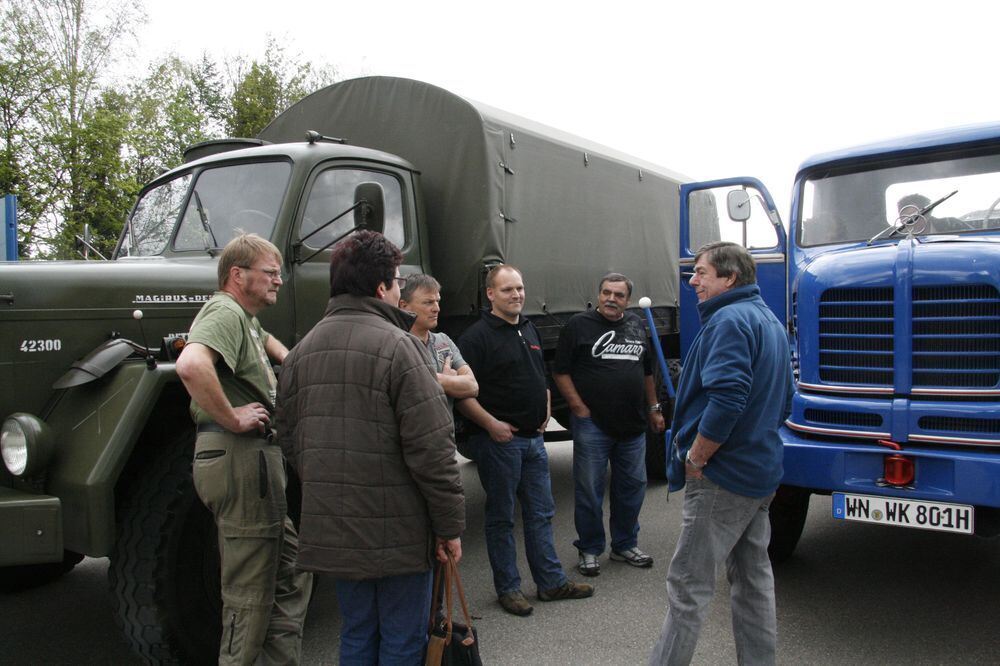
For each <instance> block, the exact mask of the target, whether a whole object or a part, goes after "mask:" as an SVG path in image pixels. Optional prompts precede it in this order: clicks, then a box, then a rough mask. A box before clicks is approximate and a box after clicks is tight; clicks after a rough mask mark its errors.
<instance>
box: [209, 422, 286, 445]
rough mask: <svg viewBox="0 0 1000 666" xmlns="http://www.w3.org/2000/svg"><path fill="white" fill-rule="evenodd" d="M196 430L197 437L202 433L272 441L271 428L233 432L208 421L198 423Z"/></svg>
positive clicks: (272, 433)
mask: <svg viewBox="0 0 1000 666" xmlns="http://www.w3.org/2000/svg"><path fill="white" fill-rule="evenodd" d="M197 429H198V434H199V435H200V434H201V433H203V432H218V433H222V434H224V435H235V436H236V437H249V438H250V439H266V440H268V441H271V440H272V439H274V432H273V431H272V430H271V426H267V430H265V431H264V432H261V431H260V430H257V429H254V430H248V431H247V432H233V431H232V430H226V429H225V428H223V427H222V426H221V425H219V424H218V423H216V422H215V421H209V422H208V423H199V424H198V426H197Z"/></svg>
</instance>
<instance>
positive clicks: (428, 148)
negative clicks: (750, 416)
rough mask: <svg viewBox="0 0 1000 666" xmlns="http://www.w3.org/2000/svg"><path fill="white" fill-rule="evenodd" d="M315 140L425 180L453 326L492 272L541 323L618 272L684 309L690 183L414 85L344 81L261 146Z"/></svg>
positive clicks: (657, 300) (583, 301)
mask: <svg viewBox="0 0 1000 666" xmlns="http://www.w3.org/2000/svg"><path fill="white" fill-rule="evenodd" d="M627 121H628V119H627V118H622V122H627ZM307 130H316V131H318V132H320V133H322V134H326V135H332V136H337V137H344V138H346V139H347V141H348V143H349V144H352V145H358V146H364V147H367V148H374V149H377V150H381V151H385V152H388V153H392V154H395V155H398V156H400V157H403V158H405V159H406V160H408V161H409V162H411V163H412V164H413V165H414V166H415V167H416V168H417V170H418V171H419V172H420V182H421V187H422V191H423V199H424V208H425V213H426V219H425V221H424V222H425V228H426V230H427V244H426V246H425V247H424V251H425V252H426V253H428V254H429V257H430V265H431V268H432V272H433V274H434V275H435V277H436V278H437V279H438V280H439V281H440V282H441V284H442V307H443V309H444V313H445V314H459V313H469V312H470V308H471V307H472V306H474V305H475V304H476V303H477V302H478V290H479V288H480V284H481V273H482V267H483V265H484V264H490V263H496V262H505V263H510V264H513V265H515V266H517V267H518V268H520V269H521V271H522V273H523V275H524V281H525V286H526V291H527V303H526V307H525V312H526V313H527V314H529V315H537V314H541V313H543V312H548V313H569V312H578V311H581V310H585V309H586V308H587V304H588V303H591V302H593V301H594V298H595V296H596V291H597V281H598V279H599V278H600V276H601V275H603V274H604V273H606V272H608V271H611V270H614V271H619V272H622V273H625V274H627V275H628V276H629V277H631V278H632V279H633V281H634V282H635V285H636V291H635V294H634V299H633V300H634V301H635V300H637V299H638V298H639V297H640V296H650V297H651V298H652V299H653V302H654V304H656V305H658V306H667V307H672V306H674V304H675V302H676V300H677V287H678V276H679V273H678V247H677V246H678V240H677V227H678V205H679V198H678V196H679V195H678V185H679V183H681V182H683V181H688V180H690V179H687V178H685V177H683V176H681V175H679V174H676V173H673V172H671V171H669V170H667V169H664V168H662V167H658V166H656V165H653V164H650V163H646V162H643V161H641V160H637V159H635V158H631V157H629V156H626V155H622V154H619V153H616V152H615V151H613V150H611V149H609V148H606V147H603V146H599V145H597V144H593V143H590V142H588V141H586V140H585V139H580V138H578V137H574V136H571V135H569V134H565V133H563V132H560V131H558V130H555V129H553V128H550V127H546V126H544V125H540V124H538V123H534V122H532V121H530V120H527V119H525V118H521V117H518V116H515V115H512V114H509V113H506V112H504V111H501V110H499V109H495V108H492V107H489V106H486V105H484V104H480V103H477V102H473V101H471V100H467V99H464V98H462V97H459V96H458V95H455V94H453V93H450V92H448V91H447V90H444V89H442V88H439V87H436V86H433V85H430V84H427V83H422V82H420V81H413V80H409V79H400V78H391V77H366V78H360V79H353V80H349V81H343V82H340V83H336V84H334V85H331V86H329V87H327V88H324V89H322V90H319V91H317V92H315V93H313V94H312V95H309V96H308V97H306V98H304V99H303V100H302V101H300V102H298V103H297V104H295V105H294V106H292V107H291V108H289V109H288V110H287V111H285V112H284V113H282V114H281V115H280V116H278V117H277V118H276V119H275V120H274V121H273V122H272V123H271V124H270V125H269V126H268V127H267V128H266V129H265V130H264V131H263V132H261V134H260V135H259V138H261V139H265V140H268V141H272V142H288V141H302V140H303V139H304V137H305V132H306V131H307Z"/></svg>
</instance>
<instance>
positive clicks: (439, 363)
mask: <svg viewBox="0 0 1000 666" xmlns="http://www.w3.org/2000/svg"><path fill="white" fill-rule="evenodd" d="M426 347H427V351H429V352H430V354H431V358H433V359H434V365H435V366H436V367H437V371H438V372H441V371H442V370H444V364H445V362H447V360H448V359H449V358H450V359H451V367H452V369H453V370H458V369H459V368H461V367H462V366H463V365H468V363H466V362H465V359H464V358H462V352H460V351H459V350H458V345H456V344H455V343H454V341H452V339H451V338H449V337H448V334H447V333H435V332H434V331H429V332H428V335H427V343H426Z"/></svg>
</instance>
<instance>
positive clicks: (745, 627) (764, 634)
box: [649, 478, 777, 666]
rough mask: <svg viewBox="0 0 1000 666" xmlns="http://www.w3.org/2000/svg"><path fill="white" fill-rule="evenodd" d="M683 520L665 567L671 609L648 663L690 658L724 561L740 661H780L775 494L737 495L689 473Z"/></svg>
mask: <svg viewBox="0 0 1000 666" xmlns="http://www.w3.org/2000/svg"><path fill="white" fill-rule="evenodd" d="M686 486H687V489H686V490H685V493H684V525H683V528H682V530H681V536H680V539H679V540H678V542H677V550H676V551H675V552H674V557H673V559H672V560H671V561H670V568H669V570H668V571H667V597H668V604H669V605H668V607H667V617H666V619H665V620H664V622H663V629H662V630H661V632H660V638H659V640H658V641H657V643H656V647H655V648H653V653H652V655H651V656H650V658H649V663H650V664H655V665H659V664H670V665H671V666H674V665H678V664H689V663H691V658H692V656H693V655H694V649H695V646H696V645H697V643H698V634H699V632H700V631H701V625H702V623H703V622H704V620H705V615H706V614H707V612H708V607H709V603H710V602H711V601H712V597H713V596H714V594H715V575H716V570H717V568H718V566H719V565H720V564H722V563H723V562H725V563H726V575H727V577H728V579H729V585H730V604H731V607H732V619H733V637H734V639H735V641H736V659H737V661H738V662H739V663H740V664H754V665H756V664H774V660H775V644H776V642H777V620H776V617H775V607H774V575H773V574H772V573H771V562H770V561H769V560H768V558H767V544H768V541H769V540H770V538H771V525H770V522H769V521H768V507H769V506H770V503H771V499H772V497H774V496H773V495H769V496H768V497H763V498H750V497H743V496H742V495H736V494H734V493H731V492H729V491H727V490H724V489H722V488H720V487H719V486H718V485H716V484H715V483H713V482H712V481H709V480H708V479H707V478H706V479H690V478H689V479H688V480H687V483H686Z"/></svg>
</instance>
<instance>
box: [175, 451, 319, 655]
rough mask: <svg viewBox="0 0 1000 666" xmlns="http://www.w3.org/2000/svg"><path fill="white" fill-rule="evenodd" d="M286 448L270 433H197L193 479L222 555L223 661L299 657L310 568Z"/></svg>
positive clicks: (309, 590)
mask: <svg viewBox="0 0 1000 666" xmlns="http://www.w3.org/2000/svg"><path fill="white" fill-rule="evenodd" d="M285 483H286V479H285V469H284V461H283V458H282V455H281V449H280V448H279V447H278V446H277V445H276V444H273V443H271V442H269V441H268V440H267V439H263V438H260V437H247V436H241V435H233V434H228V433H216V432H202V433H199V434H198V439H197V442H196V443H195V455H194V484H195V489H196V490H197V492H198V496H199V497H200V498H201V501H202V502H204V504H205V506H206V507H208V509H209V510H210V511H211V512H212V514H213V515H214V516H215V524H216V526H217V527H218V529H219V554H220V556H221V560H222V644H221V646H220V648H219V663H220V664H253V663H260V664H298V663H299V661H300V659H301V653H302V624H303V622H304V620H305V614H306V609H307V607H308V605H309V596H310V594H311V593H312V574H310V573H307V572H303V571H297V570H296V568H295V564H296V558H297V556H298V547H299V543H298V535H297V534H296V533H295V528H294V526H293V525H292V521H291V520H290V519H289V518H288V516H287V515H286V513H287V509H288V507H287V504H286V502H285Z"/></svg>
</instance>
